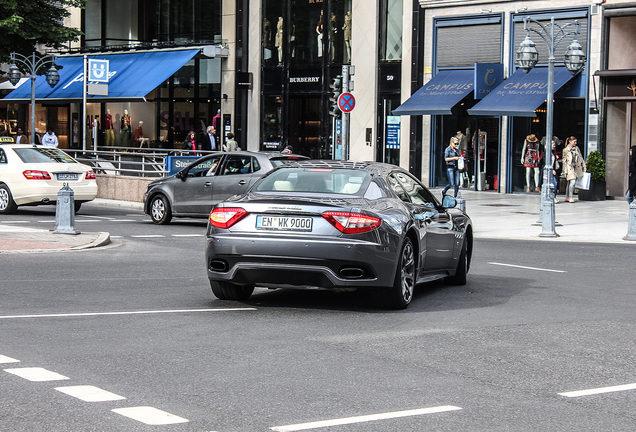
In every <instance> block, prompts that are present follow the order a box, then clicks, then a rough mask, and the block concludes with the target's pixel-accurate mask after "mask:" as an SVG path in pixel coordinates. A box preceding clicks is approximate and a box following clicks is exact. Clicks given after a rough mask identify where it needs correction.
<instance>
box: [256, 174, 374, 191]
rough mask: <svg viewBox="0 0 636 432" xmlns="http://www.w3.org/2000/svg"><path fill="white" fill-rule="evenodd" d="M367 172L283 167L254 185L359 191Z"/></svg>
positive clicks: (366, 181) (274, 188)
mask: <svg viewBox="0 0 636 432" xmlns="http://www.w3.org/2000/svg"><path fill="white" fill-rule="evenodd" d="M370 181H371V176H370V175H369V173H367V172H366V171H361V170H353V169H325V168H283V169H280V170H278V171H274V172H272V173H271V174H270V175H268V176H267V177H265V178H264V179H263V180H262V181H261V183H260V184H259V185H258V186H257V187H256V190H257V191H258V192H281V191H284V192H317V193H337V194H347V195H359V196H361V195H363V194H364V191H365V190H366V188H367V186H368V184H369V182H370Z"/></svg>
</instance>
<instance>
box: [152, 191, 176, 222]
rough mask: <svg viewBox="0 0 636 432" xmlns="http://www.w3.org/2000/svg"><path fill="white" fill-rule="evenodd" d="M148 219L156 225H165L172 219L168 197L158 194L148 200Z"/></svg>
mask: <svg viewBox="0 0 636 432" xmlns="http://www.w3.org/2000/svg"><path fill="white" fill-rule="evenodd" d="M150 219H152V221H153V222H154V223H156V224H157V225H165V224H167V223H170V221H171V220H172V210H171V209H170V203H169V202H168V198H166V197H165V196H163V195H161V194H159V195H155V196H154V197H153V198H152V201H151V202H150Z"/></svg>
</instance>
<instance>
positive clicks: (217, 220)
mask: <svg viewBox="0 0 636 432" xmlns="http://www.w3.org/2000/svg"><path fill="white" fill-rule="evenodd" d="M248 214H249V213H248V212H247V211H246V210H245V209H242V208H240V207H217V208H215V209H213V210H212V211H211V212H210V224H211V225H212V226H215V227H217V228H225V229H227V228H230V227H231V226H232V225H234V224H235V223H237V222H238V221H240V220H241V219H243V218H244V217H245V216H247V215H248Z"/></svg>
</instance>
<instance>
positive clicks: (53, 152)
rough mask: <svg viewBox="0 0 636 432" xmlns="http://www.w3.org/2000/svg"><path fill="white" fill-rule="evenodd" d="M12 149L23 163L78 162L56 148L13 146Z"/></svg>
mask: <svg viewBox="0 0 636 432" xmlns="http://www.w3.org/2000/svg"><path fill="white" fill-rule="evenodd" d="M13 151H15V152H16V154H17V155H18V156H20V159H22V162H24V163H48V162H60V163H78V162H77V161H76V160H75V159H73V158H72V157H70V156H69V155H67V154H66V153H64V152H63V151H61V150H58V149H56V148H45V147H28V148H26V147H22V148H14V149H13Z"/></svg>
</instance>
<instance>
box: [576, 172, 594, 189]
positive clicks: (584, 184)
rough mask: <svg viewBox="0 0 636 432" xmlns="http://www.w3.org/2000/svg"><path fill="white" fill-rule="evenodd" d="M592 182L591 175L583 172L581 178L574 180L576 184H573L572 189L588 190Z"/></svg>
mask: <svg viewBox="0 0 636 432" xmlns="http://www.w3.org/2000/svg"><path fill="white" fill-rule="evenodd" d="M591 180H592V174H590V173H589V172H584V173H583V175H582V176H581V177H578V178H577V179H576V183H574V187H575V188H577V189H585V190H589V189H590V181H591Z"/></svg>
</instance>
